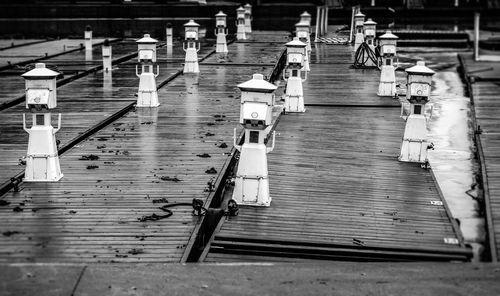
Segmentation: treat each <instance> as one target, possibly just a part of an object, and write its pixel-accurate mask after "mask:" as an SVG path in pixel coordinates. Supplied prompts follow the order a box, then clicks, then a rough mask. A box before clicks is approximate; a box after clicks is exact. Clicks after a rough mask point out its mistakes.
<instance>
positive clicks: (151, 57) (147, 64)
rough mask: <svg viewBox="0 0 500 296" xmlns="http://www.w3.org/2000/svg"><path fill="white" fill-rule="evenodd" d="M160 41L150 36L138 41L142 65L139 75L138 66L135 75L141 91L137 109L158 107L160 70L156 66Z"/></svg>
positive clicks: (139, 58) (145, 35)
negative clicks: (157, 85) (157, 45)
mask: <svg viewBox="0 0 500 296" xmlns="http://www.w3.org/2000/svg"><path fill="white" fill-rule="evenodd" d="M157 42H158V40H156V39H153V38H151V36H149V34H144V37H143V38H141V39H139V40H137V46H138V50H139V53H138V61H139V63H140V64H141V73H140V74H139V71H138V65H136V66H135V73H136V75H137V77H139V91H138V93H137V105H136V106H137V107H158V106H159V105H160V102H159V101H158V91H157V89H156V77H157V76H158V74H159V73H160V68H159V66H158V65H156V74H155V73H154V65H155V64H156V43H157Z"/></svg>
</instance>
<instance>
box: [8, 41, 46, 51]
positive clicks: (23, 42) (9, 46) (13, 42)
mask: <svg viewBox="0 0 500 296" xmlns="http://www.w3.org/2000/svg"><path fill="white" fill-rule="evenodd" d="M44 41H46V40H44V39H0V50H5V49H8V48H11V47H13V46H17V47H18V46H26V45H29V44H31V43H38V42H44Z"/></svg>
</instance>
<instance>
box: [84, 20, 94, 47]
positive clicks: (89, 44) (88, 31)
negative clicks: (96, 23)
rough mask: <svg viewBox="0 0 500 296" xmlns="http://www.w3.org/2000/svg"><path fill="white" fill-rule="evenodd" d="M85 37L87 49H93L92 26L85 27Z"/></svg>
mask: <svg viewBox="0 0 500 296" xmlns="http://www.w3.org/2000/svg"><path fill="white" fill-rule="evenodd" d="M83 37H84V39H85V51H92V27H90V26H86V27H85V31H84V33H83Z"/></svg>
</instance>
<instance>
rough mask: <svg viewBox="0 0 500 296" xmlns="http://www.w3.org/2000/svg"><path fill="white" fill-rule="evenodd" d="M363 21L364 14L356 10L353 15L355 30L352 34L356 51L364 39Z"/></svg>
mask: <svg viewBox="0 0 500 296" xmlns="http://www.w3.org/2000/svg"><path fill="white" fill-rule="evenodd" d="M364 23H365V15H364V14H362V13H361V12H358V13H356V14H355V15H354V27H355V30H356V34H355V35H354V52H356V51H357V50H358V48H359V46H360V45H361V43H363V42H364V41H365V38H364V32H363V31H364V29H363V27H364Z"/></svg>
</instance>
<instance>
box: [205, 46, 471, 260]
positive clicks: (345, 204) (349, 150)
mask: <svg viewBox="0 0 500 296" xmlns="http://www.w3.org/2000/svg"><path fill="white" fill-rule="evenodd" d="M351 56H352V49H351V47H349V46H344V45H336V46H329V45H324V44H316V47H315V48H314V49H313V53H312V57H311V61H312V64H311V73H310V76H309V78H308V80H307V81H306V82H305V83H304V94H305V102H306V108H307V110H306V112H305V113H302V114H286V115H283V116H282V117H281V119H280V121H279V124H278V125H277V127H276V131H277V132H278V133H279V134H278V135H277V137H276V148H275V150H274V151H273V152H272V153H271V154H269V156H268V159H269V176H270V191H271V196H272V198H273V200H272V204H271V206H270V207H268V208H262V207H248V206H246V207H241V208H240V213H239V215H238V216H236V217H228V218H227V219H226V220H225V221H222V222H221V223H220V224H219V226H218V229H217V230H216V233H215V234H214V236H213V240H212V242H211V245H210V247H209V248H207V249H206V251H205V253H204V254H203V256H202V260H204V261H205V262H226V261H243V262H245V261H294V262H295V261H301V260H303V259H326V260H349V261H352V260H359V261H407V260H424V261H452V260H459V261H466V260H468V259H469V258H470V257H471V256H472V252H471V250H470V248H467V247H466V246H465V245H464V243H463V240H462V238H461V235H460V230H459V228H458V225H457V224H456V223H455V221H454V220H453V219H452V218H451V215H450V213H449V211H448V210H447V208H446V203H445V201H444V199H443V197H442V196H441V195H440V191H439V188H438V187H437V184H436V183H435V181H434V179H433V176H432V172H431V171H429V170H426V169H422V168H421V167H420V165H419V164H413V163H402V162H399V161H398V160H397V156H398V155H399V148H400V143H401V137H402V134H403V130H404V121H403V120H402V119H401V118H399V114H400V110H399V102H398V101H397V100H393V99H391V98H379V97H377V96H376V90H377V86H378V79H379V75H380V74H379V72H378V71H377V70H369V69H365V70H355V69H351V68H350V64H351Z"/></svg>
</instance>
